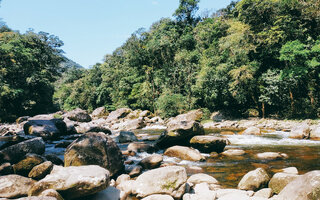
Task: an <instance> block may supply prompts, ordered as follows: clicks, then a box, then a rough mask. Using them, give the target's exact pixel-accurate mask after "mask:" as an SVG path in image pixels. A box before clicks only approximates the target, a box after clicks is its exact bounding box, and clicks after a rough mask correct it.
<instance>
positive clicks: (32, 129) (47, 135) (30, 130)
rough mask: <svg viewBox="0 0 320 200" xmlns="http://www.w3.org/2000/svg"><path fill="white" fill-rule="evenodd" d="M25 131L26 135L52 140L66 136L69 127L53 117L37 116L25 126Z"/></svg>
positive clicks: (30, 119) (61, 120)
mask: <svg viewBox="0 0 320 200" xmlns="http://www.w3.org/2000/svg"><path fill="white" fill-rule="evenodd" d="M23 130H24V132H25V134H26V135H34V136H38V137H42V138H43V139H45V140H52V139H57V138H58V137H60V136H62V135H66V134H67V125H66V123H65V122H64V121H63V119H56V118H54V116H53V115H37V116H34V117H32V118H29V119H28V121H27V122H26V123H25V124H24V125H23Z"/></svg>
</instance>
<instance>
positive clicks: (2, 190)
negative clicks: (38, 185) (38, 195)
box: [0, 175, 36, 198]
mask: <svg viewBox="0 0 320 200" xmlns="http://www.w3.org/2000/svg"><path fill="white" fill-rule="evenodd" d="M35 182H36V181H34V180H32V179H31V178H25V177H23V176H19V175H7V176H0V198H18V197H23V196H27V194H28V191H29V189H30V188H31V187H32V186H33V184H34V183H35Z"/></svg>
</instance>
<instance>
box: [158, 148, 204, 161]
mask: <svg viewBox="0 0 320 200" xmlns="http://www.w3.org/2000/svg"><path fill="white" fill-rule="evenodd" d="M164 155H166V156H170V157H177V158H180V159H182V160H190V161H204V160H205V157H204V156H203V155H201V153H200V152H199V151H198V150H197V149H193V148H190V147H184V146H173V147H170V148H168V149H167V150H166V151H165V152H164Z"/></svg>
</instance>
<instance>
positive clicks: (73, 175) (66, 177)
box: [28, 165, 110, 199]
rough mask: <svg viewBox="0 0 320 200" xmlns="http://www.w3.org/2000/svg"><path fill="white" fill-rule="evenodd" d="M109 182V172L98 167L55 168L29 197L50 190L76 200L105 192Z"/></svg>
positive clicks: (35, 186) (29, 193) (31, 191)
mask: <svg viewBox="0 0 320 200" xmlns="http://www.w3.org/2000/svg"><path fill="white" fill-rule="evenodd" d="M109 182H110V176H109V171H108V170H106V169H104V168H102V167H99V166H97V165H87V166H77V167H61V166H54V167H53V169H52V171H51V173H50V174H49V175H47V176H46V177H45V178H44V179H42V180H40V181H39V182H37V183H36V184H34V185H33V186H32V188H31V189H30V190H29V192H28V195H29V196H37V195H39V194H41V193H42V192H43V191H45V190H46V189H48V188H50V189H54V190H56V191H59V192H60V194H61V195H62V196H63V198H65V199H76V198H79V197H83V196H87V195H91V194H94V193H97V192H99V191H102V190H104V189H105V188H107V187H108V186H109Z"/></svg>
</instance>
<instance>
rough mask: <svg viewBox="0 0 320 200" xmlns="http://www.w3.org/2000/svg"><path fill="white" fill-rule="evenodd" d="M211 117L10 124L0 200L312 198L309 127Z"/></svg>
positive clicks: (118, 116) (105, 116)
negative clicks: (204, 118)
mask: <svg viewBox="0 0 320 200" xmlns="http://www.w3.org/2000/svg"><path fill="white" fill-rule="evenodd" d="M214 117H215V116H214ZM214 117H213V119H214V120H215V121H211V122H207V123H202V124H201V123H200V120H201V118H202V112H201V110H195V111H190V112H188V113H186V114H183V115H179V116H177V117H175V118H171V119H167V120H163V119H161V118H160V117H158V116H155V115H153V114H152V113H150V112H149V111H140V110H136V111H132V110H130V109H127V108H121V109H118V110H116V111H113V112H111V113H108V112H107V111H106V110H105V109H104V108H99V109H97V110H95V111H94V112H93V113H91V114H90V115H89V114H88V113H87V112H86V111H83V110H81V109H76V110H74V111H71V112H68V113H63V112H58V113H54V114H48V115H38V116H34V117H20V118H19V119H17V123H15V124H2V125H1V127H0V134H1V137H0V165H1V166H0V175H1V176H0V198H3V199H107V200H117V199H123V200H125V199H144V200H166V199H168V200H170V199H183V200H202V199H203V200H207V199H213V200H215V199H218V200H229V199H230V200H231V199H239V200H241V199H250V200H265V199H274V200H276V199H279V200H282V199H283V200H284V199H288V200H289V199H290V200H294V199H297V200H298V199H299V200H304V199H320V189H319V188H320V171H317V169H319V166H320V163H319V161H318V157H319V155H320V141H318V139H319V138H320V133H319V132H320V123H319V121H311V120H305V121H299V122H298V121H277V120H266V119H251V120H222V119H219V120H217V119H216V118H214Z"/></svg>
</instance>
